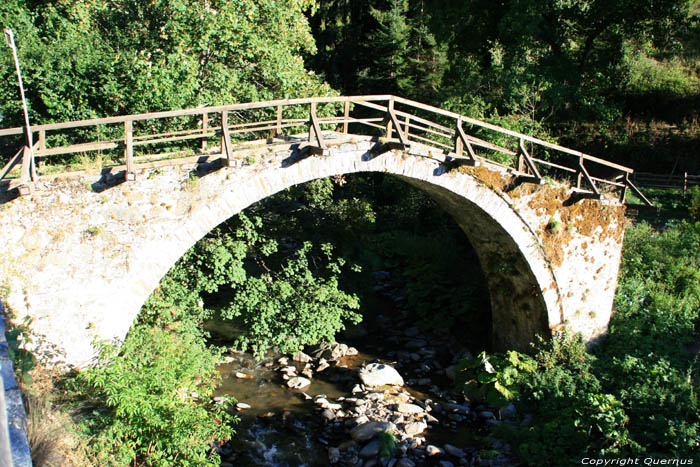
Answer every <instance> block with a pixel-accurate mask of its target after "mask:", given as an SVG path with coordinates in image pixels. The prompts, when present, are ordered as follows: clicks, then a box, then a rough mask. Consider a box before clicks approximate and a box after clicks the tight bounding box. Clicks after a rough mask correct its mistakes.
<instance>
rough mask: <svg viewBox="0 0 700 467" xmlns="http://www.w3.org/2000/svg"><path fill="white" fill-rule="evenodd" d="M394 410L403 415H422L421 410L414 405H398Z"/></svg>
mask: <svg viewBox="0 0 700 467" xmlns="http://www.w3.org/2000/svg"><path fill="white" fill-rule="evenodd" d="M396 410H397V411H399V412H400V413H405V414H416V413H423V408H421V407H419V406H417V405H416V404H399V405H398V406H397V407H396Z"/></svg>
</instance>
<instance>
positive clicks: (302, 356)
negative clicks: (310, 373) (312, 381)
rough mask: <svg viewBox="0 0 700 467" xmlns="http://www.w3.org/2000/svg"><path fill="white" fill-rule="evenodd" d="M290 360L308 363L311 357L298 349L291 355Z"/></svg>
mask: <svg viewBox="0 0 700 467" xmlns="http://www.w3.org/2000/svg"><path fill="white" fill-rule="evenodd" d="M292 360H294V361H295V362H300V363H308V362H310V361H311V360H312V358H311V357H309V356H308V355H306V354H305V353H304V352H301V351H299V352H297V353H295V354H294V355H292Z"/></svg>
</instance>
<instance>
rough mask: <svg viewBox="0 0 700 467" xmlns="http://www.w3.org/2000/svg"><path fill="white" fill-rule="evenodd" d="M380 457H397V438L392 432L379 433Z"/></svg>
mask: <svg viewBox="0 0 700 467" xmlns="http://www.w3.org/2000/svg"><path fill="white" fill-rule="evenodd" d="M379 444H380V445H381V448H380V450H379V457H380V458H382V459H392V458H393V457H394V456H395V455H396V450H397V446H396V436H395V435H394V433H392V432H391V431H382V432H381V433H379Z"/></svg>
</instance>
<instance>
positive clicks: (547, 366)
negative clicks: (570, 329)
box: [489, 222, 700, 465]
mask: <svg viewBox="0 0 700 467" xmlns="http://www.w3.org/2000/svg"><path fill="white" fill-rule="evenodd" d="M699 262H700V224H699V223H695V224H692V223H688V222H682V223H679V224H675V225H671V226H668V227H667V228H666V229H665V230H664V231H662V232H659V231H656V230H654V229H652V228H651V227H650V226H648V225H646V224H640V225H637V226H635V227H633V228H630V229H628V230H627V233H626V237H625V246H624V249H623V262H622V268H621V273H620V278H619V285H618V291H617V295H616V299H615V313H614V314H613V318H612V321H611V323H610V329H609V330H610V333H609V336H608V337H607V339H606V340H605V341H604V343H603V344H601V345H600V346H599V347H597V348H596V349H595V351H594V354H588V353H586V352H585V348H584V346H583V344H582V343H581V342H580V341H579V340H578V339H576V338H572V337H568V336H566V335H564V336H561V337H555V338H553V339H551V340H549V341H541V342H539V343H538V345H537V353H536V355H535V361H536V362H537V371H534V372H520V373H518V375H517V377H516V379H515V383H516V386H517V387H518V388H519V390H520V397H519V398H518V401H517V405H519V406H520V410H521V412H529V413H532V414H534V419H533V421H532V424H531V425H530V426H528V427H515V426H508V425H505V424H503V425H501V435H502V436H505V437H506V438H508V439H510V440H511V441H512V442H513V443H514V444H515V445H517V449H518V453H519V455H520V458H521V460H522V461H523V462H524V463H525V464H527V465H569V464H570V463H572V462H578V461H579V460H580V459H581V458H582V457H585V456H616V457H621V456H641V455H645V456H659V455H664V456H667V455H672V456H675V457H680V458H683V457H688V456H692V455H694V453H696V452H697V448H698V446H700V416H699V415H698V413H699V412H698V409H699V408H700V405H699V402H698V396H697V386H698V384H700V381H699V380H698V376H697V375H698V373H697V362H696V361H694V360H693V359H692V358H689V355H688V352H687V350H686V346H687V345H688V344H689V343H690V341H691V339H692V336H693V335H694V334H695V333H696V330H697V329H698V321H699V318H700V316H699V315H700V311H699V310H700V272H699V271H700V268H699V266H700V264H699ZM489 360H490V361H491V362H497V361H498V360H497V359H495V358H494V357H491V358H490V359H489ZM494 368H495V369H496V370H495V371H496V372H498V371H501V368H503V367H502V365H501V364H496V363H494ZM491 378H493V376H492V374H491Z"/></svg>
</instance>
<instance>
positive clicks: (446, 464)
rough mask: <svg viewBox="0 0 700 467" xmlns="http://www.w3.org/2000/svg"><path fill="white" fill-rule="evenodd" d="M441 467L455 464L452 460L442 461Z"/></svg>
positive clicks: (453, 466)
mask: <svg viewBox="0 0 700 467" xmlns="http://www.w3.org/2000/svg"><path fill="white" fill-rule="evenodd" d="M440 467H455V465H454V464H453V463H452V462H450V461H440Z"/></svg>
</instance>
